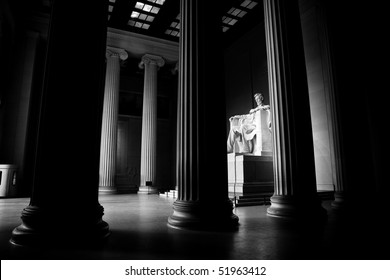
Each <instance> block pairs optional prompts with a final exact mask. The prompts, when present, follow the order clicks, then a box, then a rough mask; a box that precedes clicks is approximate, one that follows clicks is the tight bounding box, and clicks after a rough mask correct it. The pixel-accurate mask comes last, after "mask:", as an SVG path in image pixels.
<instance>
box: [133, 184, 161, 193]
mask: <svg viewBox="0 0 390 280" xmlns="http://www.w3.org/2000/svg"><path fill="white" fill-rule="evenodd" d="M158 193H159V192H158V189H157V188H156V187H152V186H140V187H139V190H138V194H158Z"/></svg>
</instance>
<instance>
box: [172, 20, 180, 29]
mask: <svg viewBox="0 0 390 280" xmlns="http://www.w3.org/2000/svg"><path fill="white" fill-rule="evenodd" d="M178 24H179V23H178V22H176V21H172V23H171V27H172V28H176V26H177V25H178Z"/></svg>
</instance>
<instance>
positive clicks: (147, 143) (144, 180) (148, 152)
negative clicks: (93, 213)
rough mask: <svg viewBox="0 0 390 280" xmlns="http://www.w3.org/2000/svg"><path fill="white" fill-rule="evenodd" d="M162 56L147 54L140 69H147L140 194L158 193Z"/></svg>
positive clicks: (143, 110)
mask: <svg viewBox="0 0 390 280" xmlns="http://www.w3.org/2000/svg"><path fill="white" fill-rule="evenodd" d="M164 63H165V62H164V59H163V58H162V57H160V56H156V55H150V54H146V55H144V56H143V57H142V61H141V63H140V67H141V68H144V69H145V79H144V98H143V107H142V137H141V141H142V142H141V182H140V188H139V191H138V193H139V194H151V193H158V189H157V186H156V156H157V154H156V146H157V70H158V69H159V67H162V66H164Z"/></svg>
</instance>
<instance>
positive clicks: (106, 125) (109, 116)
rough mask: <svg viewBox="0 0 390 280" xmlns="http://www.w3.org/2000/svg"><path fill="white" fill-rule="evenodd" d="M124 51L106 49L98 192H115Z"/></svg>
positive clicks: (125, 57) (125, 53)
mask: <svg viewBox="0 0 390 280" xmlns="http://www.w3.org/2000/svg"><path fill="white" fill-rule="evenodd" d="M127 57H128V54H127V52H126V51H125V50H122V49H117V48H112V47H107V51H106V58H107V66H106V83H105V88H104V103H103V120H102V137H101V144H100V171H99V191H103V192H115V191H116V189H115V167H116V145H117V124H118V106H119V80H120V61H121V60H126V59H127Z"/></svg>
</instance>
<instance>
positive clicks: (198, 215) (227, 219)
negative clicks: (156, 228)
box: [168, 200, 238, 230]
mask: <svg viewBox="0 0 390 280" xmlns="http://www.w3.org/2000/svg"><path fill="white" fill-rule="evenodd" d="M232 210H233V204H232V202H231V201H230V200H227V201H224V202H222V203H215V204H214V203H209V204H203V203H199V202H193V201H180V200H177V201H175V202H174V203H173V214H172V215H171V216H170V217H169V218H168V226H170V227H172V228H177V229H194V230H234V229H237V227H238V217H237V216H236V215H234V214H233V212H232Z"/></svg>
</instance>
